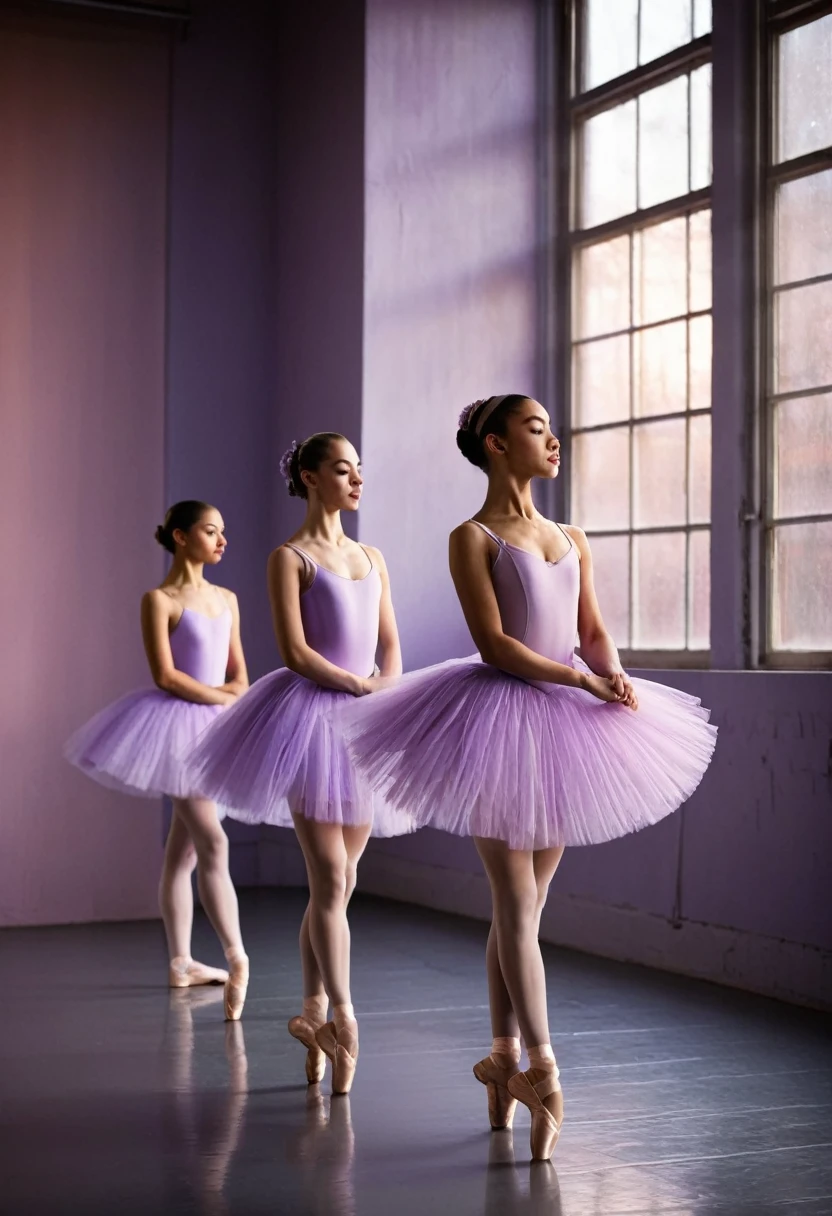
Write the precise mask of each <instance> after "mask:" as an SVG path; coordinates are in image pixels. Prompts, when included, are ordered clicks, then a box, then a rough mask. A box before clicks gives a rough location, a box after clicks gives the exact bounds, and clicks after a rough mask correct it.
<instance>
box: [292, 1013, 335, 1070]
mask: <svg viewBox="0 0 832 1216" xmlns="http://www.w3.org/2000/svg"><path fill="white" fill-rule="evenodd" d="M319 1029H320V1027H319V1026H315V1025H314V1024H313V1023H312V1022H311V1021H310V1020H309V1018H307V1017H304V1016H303V1014H299V1015H298V1016H297V1017H294V1018H291V1019H290V1021H289V1034H290V1035H291V1036H292V1038H293V1039H297V1040H298V1042H299V1043H303V1045H304V1047H305V1048H306V1080H307V1081H308V1082H309V1084H310V1085H317V1084H318V1083H319V1082H320V1081H322V1080H323V1079H324V1072H325V1071H326V1056H325V1055H324V1053H323V1051H322V1050H321V1048H320V1047H319V1046H318V1042H317V1039H316V1038H315V1034H316V1032H317V1031H318V1030H319Z"/></svg>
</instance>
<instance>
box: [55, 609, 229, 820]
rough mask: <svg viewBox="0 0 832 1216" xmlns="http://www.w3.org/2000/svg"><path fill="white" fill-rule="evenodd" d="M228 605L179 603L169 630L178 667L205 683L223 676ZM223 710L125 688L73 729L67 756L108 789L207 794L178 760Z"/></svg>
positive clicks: (213, 682) (213, 683) (216, 681)
mask: <svg viewBox="0 0 832 1216" xmlns="http://www.w3.org/2000/svg"><path fill="white" fill-rule="evenodd" d="M230 640H231V610H230V609H226V611H225V612H223V613H220V615H219V616H216V617H210V616H206V615H205V614H204V613H201V612H193V611H191V610H190V609H188V608H186V609H184V611H183V613H182V616H181V618H180V620H179V623H178V624H177V626H176V628H175V629H174V631H173V633H171V635H170V647H171V653H172V655H173V661H174V663H175V665H176V667H177V669H178V670H179V671H183V672H185V673H186V674H187V675H190V676H192V677H193V678H194V679H195V680H199V681H200V683H202V684H207V685H209V687H212V688H216V687H219V686H220V685H221V684H222V683H223V682H224V681H225V672H226V666H227V663H228V647H229V643H230ZM223 712H224V707H223V706H220V705H200V704H198V703H197V702H195V701H184V700H182V698H181V697H175V696H172V695H171V694H170V693H166V692H162V691H161V690H160V689H158V688H146V689H139V690H138V691H137V692H131V693H128V694H127V696H125V697H121V698H120V699H119V700H118V701H116V702H114V703H113V704H112V705H108V706H107V707H106V709H102V710H101V711H100V713H98V714H96V715H95V717H94V718H92V719H90V721H89V722H87V723H86V724H85V725H84V726H82V727H81V728H80V730H78V731H76V733H75V734H74V735H73V736H72V738H71V739H70V740H69V741H68V743H67V744H66V747H65V749H64V755H65V756H66V758H67V759H68V760H69V761H70V763H71V764H74V765H76V767H78V768H80V769H81V771H82V772H84V773H86V774H87V775H88V776H89V777H92V778H93V779H94V780H95V781H98V782H99V783H100V784H101V785H106V786H109V787H111V788H112V789H119V790H123V791H125V792H126V793H128V794H141V795H145V796H146V797H159V796H161V795H163V794H165V795H167V796H168V797H170V798H197V797H204V796H205V794H204V791H202V790H200V789H199V788H198V787H197V786H195V785H193V783H192V782H191V781H190V779H189V778H188V777H187V775H186V773H185V768H184V764H183V759H184V758H186V757H187V756H188V755H189V754H190V752H191V750H192V749H193V747H194V745H195V743H196V740H197V739H198V738H199V737H200V735H201V734H202V733H203V732H204V731H205V730H206V728H207V727H208V726H210V724H211V723H212V722H213V721H214V719H215V718H217V717H218V716H219V715H221V714H222V713H223Z"/></svg>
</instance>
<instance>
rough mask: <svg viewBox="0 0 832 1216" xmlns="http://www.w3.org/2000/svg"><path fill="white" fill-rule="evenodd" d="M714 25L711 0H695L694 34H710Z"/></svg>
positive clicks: (696, 36)
mask: <svg viewBox="0 0 832 1216" xmlns="http://www.w3.org/2000/svg"><path fill="white" fill-rule="evenodd" d="M712 25H713V17H712V12H711V0H693V36H694V38H701V37H702V35H703V34H710V32H711V28H712Z"/></svg>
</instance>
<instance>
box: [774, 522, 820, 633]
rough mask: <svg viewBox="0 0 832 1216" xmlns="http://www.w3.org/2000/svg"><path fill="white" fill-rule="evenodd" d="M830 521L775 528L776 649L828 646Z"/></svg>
mask: <svg viewBox="0 0 832 1216" xmlns="http://www.w3.org/2000/svg"><path fill="white" fill-rule="evenodd" d="M830 587H832V523H817V524H794V525H791V526H789V527H785V528H776V529H775V532H774V586H773V597H774V612H773V621H772V624H773V631H772V643H773V645H774V648H775V649H776V650H832V613H830V611H829V588H830Z"/></svg>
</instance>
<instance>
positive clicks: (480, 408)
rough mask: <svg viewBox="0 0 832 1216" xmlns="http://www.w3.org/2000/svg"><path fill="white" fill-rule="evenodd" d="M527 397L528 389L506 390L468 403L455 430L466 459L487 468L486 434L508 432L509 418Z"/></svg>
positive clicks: (458, 444)
mask: <svg viewBox="0 0 832 1216" xmlns="http://www.w3.org/2000/svg"><path fill="white" fill-rule="evenodd" d="M524 401H528V397H527V396H526V395H525V393H504V394H502V395H498V396H494V397H481V398H480V399H479V401H472V402H471V404H470V405H466V407H465V409H464V410H463V411H462V413H461V414H460V415H459V421H458V423H457V427H458V430H457V432H456V446H457V447H458V448H459V450H460V452H462V455H463V456H464V457H465V459H466V460H470V462H471V464H473V465H476V466H477V468H478V469H484V470H487V469H488V456H487V454H486V450H485V437H486V435H505V433H506V423H507V421H508V419H509V418H510V417H511V415H512V414H513V413H515V412H516V410H517V409H518V408H519V406H520V405H521V404H522V403H523V402H524Z"/></svg>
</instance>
